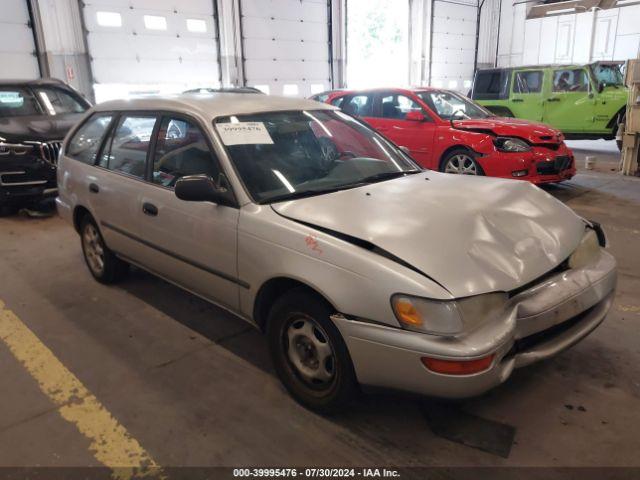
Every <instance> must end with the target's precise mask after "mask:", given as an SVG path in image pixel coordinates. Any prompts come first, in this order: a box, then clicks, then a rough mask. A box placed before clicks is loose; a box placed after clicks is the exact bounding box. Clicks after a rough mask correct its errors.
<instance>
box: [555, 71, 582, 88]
mask: <svg viewBox="0 0 640 480" xmlns="http://www.w3.org/2000/svg"><path fill="white" fill-rule="evenodd" d="M588 90H589V77H588V76H587V72H586V70H583V69H582V68H576V69H566V70H555V71H554V72H553V91H554V92H586V91H588Z"/></svg>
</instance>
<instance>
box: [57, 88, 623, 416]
mask: <svg viewBox="0 0 640 480" xmlns="http://www.w3.org/2000/svg"><path fill="white" fill-rule="evenodd" d="M58 183H59V189H60V196H59V198H58V200H57V204H58V211H59V213H60V215H61V216H62V217H63V218H65V219H66V220H68V221H69V222H70V223H71V224H72V225H73V226H74V227H75V228H76V230H77V231H78V232H79V234H80V238H81V244H82V250H83V252H84V257H85V259H86V263H87V266H88V268H89V271H90V272H91V274H92V275H93V276H94V277H95V278H96V280H98V281H100V282H104V283H110V282H114V281H117V280H119V279H121V278H122V277H123V275H124V274H125V273H126V272H127V268H128V266H129V264H133V265H136V266H138V267H141V268H143V269H145V270H148V271H149V272H152V273H154V274H156V275H158V276H160V277H162V278H164V279H166V280H168V281H170V282H172V283H174V284H176V285H179V286H180V287H182V288H184V289H186V290H188V291H190V292H192V293H193V294H195V295H198V296H200V297H202V298H204V299H206V300H208V301H211V302H213V303H215V304H217V305H219V306H221V307H223V308H225V309H227V310H229V311H230V312H233V313H234V314H235V315H237V316H238V317H240V318H242V319H244V320H246V321H248V322H250V323H252V324H253V325H255V326H256V327H257V328H258V329H260V330H262V331H264V332H266V336H267V340H268V343H269V348H270V351H271V355H272V358H273V362H274V365H275V369H276V371H277V373H278V376H279V377H280V379H281V380H282V382H283V383H284V385H285V386H286V388H287V389H288V390H289V392H290V393H291V394H292V395H293V397H295V399H296V400H298V401H299V402H301V403H302V404H303V405H305V406H307V407H310V408H313V409H316V410H321V411H330V410H335V409H336V408H340V407H343V406H344V405H345V404H346V403H347V402H348V401H349V400H350V399H351V398H352V397H353V396H354V394H356V392H357V391H358V386H359V385H367V386H376V387H387V388H392V389H399V390H404V391H409V392H415V393H419V394H424V395H431V396H439V397H448V398H456V397H467V396H473V395H478V394H480V393H482V392H484V391H486V390H488V389H490V388H492V387H494V386H496V385H498V384H500V383H502V382H504V381H505V380H506V379H507V378H508V377H509V376H510V375H511V373H512V371H513V370H514V368H518V367H522V366H524V365H527V364H530V363H532V362H534V361H537V360H541V359H544V358H548V357H550V356H552V355H554V354H557V353H558V352H560V351H562V350H563V349H565V348H567V347H569V346H571V345H572V344H575V343H576V342H578V341H579V340H580V339H582V338H583V337H585V336H586V335H587V334H589V333H590V332H591V331H593V330H594V329H595V328H596V327H597V326H598V325H599V324H600V323H601V322H602V321H603V319H604V318H605V315H606V314H607V311H608V310H609V308H610V307H611V303H612V301H613V296H614V290H615V285H616V265H615V260H614V259H613V257H612V256H611V255H610V254H609V253H607V252H606V251H605V249H604V245H605V242H606V240H605V236H604V233H603V232H602V229H601V228H600V226H599V225H598V224H595V223H592V222H589V221H587V220H585V219H583V218H580V217H579V216H577V215H576V214H575V213H574V212H573V211H572V210H571V209H569V208H568V207H566V206H565V205H564V204H562V203H561V202H559V201H557V200H556V199H554V198H553V197H551V196H550V195H548V194H547V193H545V192H544V191H543V190H541V189H539V188H537V187H535V186H533V185H531V184H530V183H528V182H521V181H517V180H501V179H493V178H482V177H469V176H459V175H449V174H441V173H437V172H432V171H425V170H422V169H421V168H420V167H418V166H417V165H416V164H415V163H414V162H413V161H412V160H411V158H409V157H408V156H407V155H406V154H405V153H404V152H403V151H402V149H400V148H398V147H396V146H395V145H393V144H392V143H390V142H389V141H388V140H386V139H385V138H384V137H382V136H380V135H379V134H377V133H375V132H374V131H373V130H371V129H370V128H369V127H367V126H366V125H364V124H362V123H361V122H359V121H358V120H355V119H354V118H352V117H350V116H348V115H345V114H343V113H342V112H340V111H339V110H337V109H335V108H334V107H332V106H330V105H325V104H320V103H316V102H313V101H308V100H297V99H287V98H279V97H271V96H267V95H257V94H256V95H252V94H246V95H234V94H225V93H220V94H212V95H196V94H191V95H183V96H176V97H172V98H146V99H140V100H129V101H115V102H108V103H103V104H101V105H98V106H96V107H94V108H93V109H91V110H90V111H89V112H88V114H87V115H86V116H85V117H84V119H83V120H82V121H81V122H80V124H79V125H78V126H77V127H76V128H75V130H73V131H72V132H70V134H69V135H68V136H67V138H66V140H65V142H64V144H63V150H62V154H61V158H60V162H59V169H58Z"/></svg>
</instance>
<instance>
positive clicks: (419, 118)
mask: <svg viewBox="0 0 640 480" xmlns="http://www.w3.org/2000/svg"><path fill="white" fill-rule="evenodd" d="M404 119H405V120H408V121H410V122H424V121H425V120H426V119H425V118H424V115H423V114H422V112H419V111H418V110H411V111H409V112H407V114H406V115H405V117H404Z"/></svg>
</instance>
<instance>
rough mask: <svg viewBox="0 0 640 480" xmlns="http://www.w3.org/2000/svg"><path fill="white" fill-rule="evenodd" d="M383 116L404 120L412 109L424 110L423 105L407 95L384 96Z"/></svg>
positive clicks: (382, 101)
mask: <svg viewBox="0 0 640 480" xmlns="http://www.w3.org/2000/svg"><path fill="white" fill-rule="evenodd" d="M381 103H382V115H381V116H382V118H389V119H397V120H404V119H405V118H406V116H407V113H409V112H411V111H414V110H415V111H417V112H420V113H423V112H422V107H420V105H418V104H417V103H416V102H414V101H413V100H411V99H410V98H409V97H407V96H405V95H398V94H395V93H394V94H390V95H386V96H383V97H382V100H381Z"/></svg>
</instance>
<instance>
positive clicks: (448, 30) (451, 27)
mask: <svg viewBox="0 0 640 480" xmlns="http://www.w3.org/2000/svg"><path fill="white" fill-rule="evenodd" d="M477 12H478V8H477V2H476V1H475V0H456V2H449V1H448V0H445V1H440V0H436V1H435V2H434V5H433V44H432V47H431V55H432V57H431V85H433V86H434V87H438V88H448V89H451V90H457V91H460V92H463V93H465V94H466V93H467V92H468V91H469V89H470V88H471V80H472V79H473V63H474V58H475V49H476V22H477Z"/></svg>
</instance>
